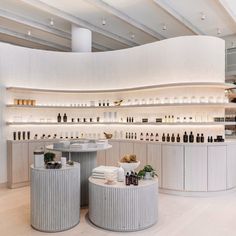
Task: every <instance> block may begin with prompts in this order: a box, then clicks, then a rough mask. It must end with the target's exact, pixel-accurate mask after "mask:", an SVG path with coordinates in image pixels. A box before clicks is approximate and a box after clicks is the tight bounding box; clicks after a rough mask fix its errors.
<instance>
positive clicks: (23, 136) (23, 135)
mask: <svg viewBox="0 0 236 236" xmlns="http://www.w3.org/2000/svg"><path fill="white" fill-rule="evenodd" d="M22 139H23V140H25V131H23V132H22Z"/></svg>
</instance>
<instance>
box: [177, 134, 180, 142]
mask: <svg viewBox="0 0 236 236" xmlns="http://www.w3.org/2000/svg"><path fill="white" fill-rule="evenodd" d="M176 141H177V143H179V142H180V136H179V134H177V137H176Z"/></svg>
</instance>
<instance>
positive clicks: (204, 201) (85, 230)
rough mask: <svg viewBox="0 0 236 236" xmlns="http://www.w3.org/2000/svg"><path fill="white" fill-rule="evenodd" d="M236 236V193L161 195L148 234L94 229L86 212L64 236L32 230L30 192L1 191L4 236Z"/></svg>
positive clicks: (0, 225) (0, 221) (0, 220)
mask: <svg viewBox="0 0 236 236" xmlns="http://www.w3.org/2000/svg"><path fill="white" fill-rule="evenodd" d="M122 234H123V235H140V236H141V235H142V236H145V235H148V236H153V235H155V236H177V235H178V236H236V192H233V193H228V194H226V195H221V196H217V197H208V198H194V197H179V196H171V195H165V194H160V198H159V222H158V223H157V224H156V225H155V226H153V227H151V228H149V229H147V230H144V231H139V232H133V233H116V232H110V231H105V230H102V229H99V228H97V227H95V226H93V225H92V224H91V223H90V222H89V221H88V220H87V209H83V210H82V214H81V222H80V224H79V225H77V226H76V227H74V228H73V229H71V230H68V231H65V232H62V233H54V234H48V233H41V232H38V231H36V230H34V229H32V228H31V227H30V215H29V188H28V187H25V188H20V189H14V190H10V189H0V235H1V236H31V235H45V236H46V235H51V236H53V235H66V236H72V235H73V236H74V235H76V236H80V235H83V236H90V235H94V236H106V235H107V236H109V235H122Z"/></svg>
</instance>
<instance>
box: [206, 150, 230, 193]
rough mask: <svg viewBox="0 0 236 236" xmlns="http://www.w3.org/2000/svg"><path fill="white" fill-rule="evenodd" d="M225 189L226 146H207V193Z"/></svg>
mask: <svg viewBox="0 0 236 236" xmlns="http://www.w3.org/2000/svg"><path fill="white" fill-rule="evenodd" d="M225 189H226V145H225V146H223V145H222V146H217V145H215V146H208V191H219V190H225Z"/></svg>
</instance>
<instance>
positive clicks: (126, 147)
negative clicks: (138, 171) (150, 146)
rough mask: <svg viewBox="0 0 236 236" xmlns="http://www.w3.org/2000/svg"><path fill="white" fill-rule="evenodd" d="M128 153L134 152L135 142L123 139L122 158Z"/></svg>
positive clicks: (121, 144)
mask: <svg viewBox="0 0 236 236" xmlns="http://www.w3.org/2000/svg"><path fill="white" fill-rule="evenodd" d="M126 154H134V144H133V142H130V141H121V142H120V158H122V157H123V156H125V155H126Z"/></svg>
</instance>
